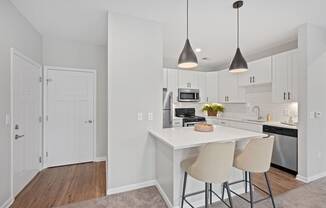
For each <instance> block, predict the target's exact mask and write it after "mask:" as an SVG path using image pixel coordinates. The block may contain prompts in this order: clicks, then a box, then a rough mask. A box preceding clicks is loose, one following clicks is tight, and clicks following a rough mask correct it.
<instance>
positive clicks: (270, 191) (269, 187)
mask: <svg viewBox="0 0 326 208" xmlns="http://www.w3.org/2000/svg"><path fill="white" fill-rule="evenodd" d="M264 175H265V179H266V183H267V187H268V191H269V194H270V197H271V200H272V204H273V208H275V202H274V197H273V193H272V189H271V185H270V183H269V179H268V176H267V173H264Z"/></svg>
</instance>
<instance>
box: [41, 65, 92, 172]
mask: <svg viewBox="0 0 326 208" xmlns="http://www.w3.org/2000/svg"><path fill="white" fill-rule="evenodd" d="M95 78H96V77H95V74H94V73H92V72H87V71H78V70H65V69H58V68H56V69H51V68H48V70H47V84H46V90H47V93H46V94H47V97H46V99H47V100H46V103H47V104H46V112H47V122H46V131H45V132H46V135H45V138H46V151H47V154H46V155H47V165H48V166H60V165H67V164H74V163H82V162H89V161H93V160H94V140H95V137H94V132H95V129H94V127H95V125H94V118H95V112H94V109H95V108H94V105H95V85H94V83H95Z"/></svg>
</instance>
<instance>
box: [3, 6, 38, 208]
mask: <svg viewBox="0 0 326 208" xmlns="http://www.w3.org/2000/svg"><path fill="white" fill-rule="evenodd" d="M0 31H1V32H0V95H1V99H0V207H2V206H7V205H8V203H10V201H11V200H12V198H11V197H12V196H11V184H10V181H11V180H10V178H11V176H10V175H11V171H10V170H11V148H10V126H9V125H6V124H5V117H6V114H8V115H9V114H10V48H15V49H17V50H19V51H20V52H22V53H23V54H25V55H26V56H28V57H30V58H32V59H34V60H35V61H37V62H38V63H40V64H42V38H41V35H40V34H39V33H38V32H37V31H36V30H35V29H34V28H33V26H32V25H31V24H30V23H29V22H28V21H27V20H26V19H25V18H24V17H23V16H22V15H21V14H20V13H19V12H18V10H17V9H16V8H15V7H14V6H13V5H12V4H11V2H9V1H8V0H1V1H0Z"/></svg>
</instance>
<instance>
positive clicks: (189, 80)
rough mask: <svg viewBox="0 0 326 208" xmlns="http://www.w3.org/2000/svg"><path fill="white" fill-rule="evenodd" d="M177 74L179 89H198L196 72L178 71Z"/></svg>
mask: <svg viewBox="0 0 326 208" xmlns="http://www.w3.org/2000/svg"><path fill="white" fill-rule="evenodd" d="M178 72H179V88H192V89H197V88H198V79H197V74H198V72H197V71H191V70H178Z"/></svg>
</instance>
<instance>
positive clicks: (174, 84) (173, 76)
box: [167, 69, 178, 102]
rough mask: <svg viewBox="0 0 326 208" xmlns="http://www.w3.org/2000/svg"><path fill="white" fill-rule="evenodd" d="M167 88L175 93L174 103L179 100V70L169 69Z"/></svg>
mask: <svg viewBox="0 0 326 208" xmlns="http://www.w3.org/2000/svg"><path fill="white" fill-rule="evenodd" d="M167 88H168V91H171V92H173V102H177V100H178V70H176V69H167Z"/></svg>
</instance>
